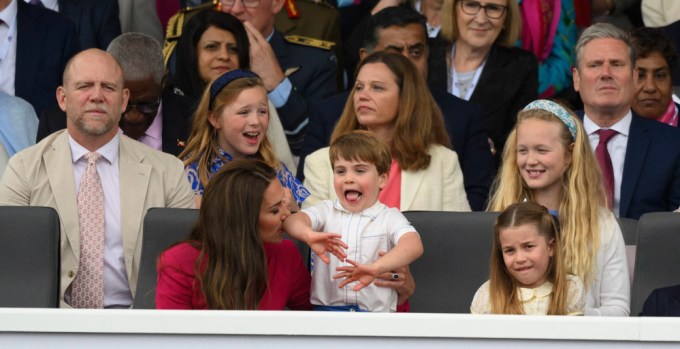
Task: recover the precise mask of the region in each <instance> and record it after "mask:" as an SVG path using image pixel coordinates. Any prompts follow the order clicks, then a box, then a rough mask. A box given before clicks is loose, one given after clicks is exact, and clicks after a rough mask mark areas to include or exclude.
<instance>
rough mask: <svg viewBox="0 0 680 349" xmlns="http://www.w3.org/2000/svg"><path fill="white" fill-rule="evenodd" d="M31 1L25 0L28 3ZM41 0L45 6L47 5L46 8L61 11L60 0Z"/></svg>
mask: <svg viewBox="0 0 680 349" xmlns="http://www.w3.org/2000/svg"><path fill="white" fill-rule="evenodd" d="M30 1H31V0H24V2H26V3H28V2H30ZM40 1H41V2H42V4H43V6H45V8H46V9H48V10H52V11H56V12H59V2H58V0H40Z"/></svg>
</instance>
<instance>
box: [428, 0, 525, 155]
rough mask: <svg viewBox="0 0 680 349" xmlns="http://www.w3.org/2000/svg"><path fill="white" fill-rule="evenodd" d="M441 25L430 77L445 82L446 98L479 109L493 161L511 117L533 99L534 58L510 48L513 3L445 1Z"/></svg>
mask: <svg viewBox="0 0 680 349" xmlns="http://www.w3.org/2000/svg"><path fill="white" fill-rule="evenodd" d="M441 22H442V29H441V34H440V35H441V36H442V37H443V38H444V39H445V40H446V41H447V42H448V46H447V49H446V50H445V51H444V52H443V54H441V53H440V56H435V57H431V60H432V59H434V60H438V61H439V63H440V66H441V69H440V71H437V70H436V68H435V69H434V70H435V71H434V72H432V73H434V74H435V75H440V76H447V85H446V86H447V88H448V91H449V92H450V93H451V94H453V95H455V96H457V97H459V98H462V99H465V100H468V101H471V102H473V103H476V104H479V105H481V106H482V108H483V109H484V119H485V123H486V127H487V129H488V131H489V137H490V142H489V143H490V145H491V147H492V152H494V153H495V156H496V159H497V160H498V159H500V152H501V151H502V150H503V146H504V145H505V140H506V139H507V137H508V134H509V133H510V130H511V129H512V127H513V126H514V125H515V116H516V115H517V112H518V111H519V110H521V109H522V107H524V106H525V105H526V104H528V103H529V102H531V101H533V100H534V99H536V98H537V95H538V92H537V91H538V62H537V60H536V57H534V56H533V55H532V54H531V53H529V52H526V51H524V50H522V49H519V48H516V47H514V46H515V43H516V41H517V39H518V38H519V33H520V25H521V17H520V13H519V8H518V6H517V0H479V1H477V0H445V1H444V9H443V14H442V19H441ZM433 53H434V52H433ZM444 62H446V72H444V68H443V63H444ZM435 66H436V65H435ZM432 73H431V74H430V75H432ZM437 73H440V74H437Z"/></svg>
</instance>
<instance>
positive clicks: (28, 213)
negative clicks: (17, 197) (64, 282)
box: [0, 206, 59, 308]
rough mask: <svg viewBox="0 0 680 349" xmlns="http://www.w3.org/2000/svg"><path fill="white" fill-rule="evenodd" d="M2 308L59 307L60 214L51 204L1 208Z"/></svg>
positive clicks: (0, 261) (0, 281) (0, 277)
mask: <svg viewBox="0 0 680 349" xmlns="http://www.w3.org/2000/svg"><path fill="white" fill-rule="evenodd" d="M0 222H1V224H0V268H1V269H2V272H0V285H2V286H1V287H0V307H29V308H57V307H58V306H59V215H58V214H57V211H56V210H55V209H53V208H51V207H35V206H25V207H18V206H17V207H10V206H2V207H0Z"/></svg>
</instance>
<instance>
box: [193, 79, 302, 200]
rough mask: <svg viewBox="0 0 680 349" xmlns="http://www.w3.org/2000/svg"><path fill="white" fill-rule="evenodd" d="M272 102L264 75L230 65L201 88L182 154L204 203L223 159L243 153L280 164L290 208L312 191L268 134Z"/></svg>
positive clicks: (197, 195)
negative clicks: (285, 161) (281, 158)
mask: <svg viewBox="0 0 680 349" xmlns="http://www.w3.org/2000/svg"><path fill="white" fill-rule="evenodd" d="M268 126H269V104H268V101H267V91H265V89H264V85H263V83H262V79H261V78H260V77H259V76H257V75H256V74H255V73H253V72H251V71H248V70H241V69H235V70H231V71H228V72H226V73H224V74H222V75H220V76H219V77H217V78H216V79H215V80H213V81H212V82H211V83H210V85H209V86H208V87H207V88H206V90H205V91H204V92H203V96H202V98H201V101H200V103H199V104H198V108H197V110H196V114H195V115H194V121H193V127H192V131H191V135H190V136H189V140H188V142H187V145H186V148H185V149H184V151H183V152H182V154H180V158H182V159H183V160H184V165H185V170H186V172H187V176H188V178H189V182H190V183H191V187H192V189H193V190H194V195H195V198H196V205H197V207H200V203H201V197H202V196H203V190H204V188H205V186H206V185H207V184H208V181H209V180H210V177H212V175H213V174H214V173H215V172H217V170H219V169H220V168H221V167H222V166H223V165H224V164H225V163H227V162H229V161H231V160H234V159H241V158H248V159H259V160H262V161H264V162H265V163H266V164H267V165H269V166H270V167H272V168H274V169H276V174H277V177H278V179H279V181H280V182H281V185H283V187H284V188H286V189H288V191H287V193H288V194H292V195H289V199H288V202H289V203H290V204H289V209H290V210H291V211H297V210H299V205H300V204H301V203H302V201H304V200H305V199H306V198H307V197H308V196H309V191H308V190H307V189H306V188H305V187H304V186H302V183H300V181H299V180H298V179H297V178H295V175H293V174H292V173H291V172H290V171H289V170H288V168H287V167H286V165H284V164H283V163H282V162H280V161H279V160H278V159H277V158H276V153H275V151H274V149H273V147H272V145H271V143H270V142H269V140H268V139H267V134H266V132H267V128H268Z"/></svg>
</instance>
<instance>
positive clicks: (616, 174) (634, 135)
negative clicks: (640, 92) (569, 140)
mask: <svg viewBox="0 0 680 349" xmlns="http://www.w3.org/2000/svg"><path fill="white" fill-rule="evenodd" d="M633 62H635V54H634V50H633V49H632V47H631V46H630V37H629V35H628V34H627V33H625V32H623V31H622V30H620V29H618V28H616V27H614V26H613V25H611V24H604V23H598V24H595V25H592V26H591V27H589V28H587V29H586V30H585V31H584V32H583V33H582V34H581V37H580V38H579V40H578V43H577V44H576V66H575V68H574V70H573V77H574V89H575V90H576V91H578V92H579V93H580V94H581V98H582V99H583V105H584V113H585V115H584V118H583V125H584V128H585V130H586V132H587V133H588V137H589V140H590V145H591V147H592V148H593V150H594V151H595V153H596V154H600V155H599V157H600V158H601V159H602V160H601V165H600V166H601V167H602V169H603V173H604V179H605V185H606V188H607V191H608V195H609V197H610V200H611V203H612V208H613V211H614V214H616V215H617V216H619V217H627V218H635V219H639V218H640V216H641V215H643V214H645V213H647V212H659V211H673V210H675V209H677V208H678V206H680V130H678V129H676V128H673V127H670V126H667V125H664V124H661V123H659V122H656V121H653V120H649V119H645V118H643V117H640V116H638V115H636V114H635V113H633V112H632V111H631V103H632V100H633V94H634V85H635V83H636V79H637V74H636V73H637V72H636V71H635V70H634V68H633ZM610 130H613V131H615V132H611V131H610ZM607 133H611V134H613V136H611V138H609V140H608V141H607V140H606V139H605V136H604V135H605V134H607ZM601 134H602V135H603V137H602V138H603V139H602V144H600V143H601V141H600V135H601ZM598 148H599V149H598ZM605 150H606V153H605ZM607 158H608V159H607ZM608 172H610V173H611V175H609V176H608V175H607V173H608Z"/></svg>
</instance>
